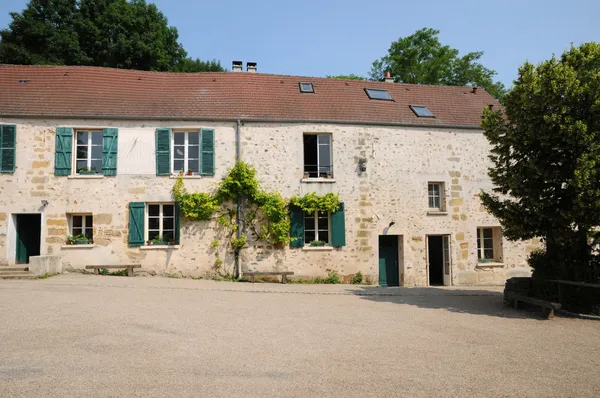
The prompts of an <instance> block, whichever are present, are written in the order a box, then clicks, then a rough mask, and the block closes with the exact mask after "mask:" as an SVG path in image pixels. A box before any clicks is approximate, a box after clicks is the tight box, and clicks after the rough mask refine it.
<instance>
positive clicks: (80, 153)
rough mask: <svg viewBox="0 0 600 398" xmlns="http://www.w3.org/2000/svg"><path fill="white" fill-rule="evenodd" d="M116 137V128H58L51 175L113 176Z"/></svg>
mask: <svg viewBox="0 0 600 398" xmlns="http://www.w3.org/2000/svg"><path fill="white" fill-rule="evenodd" d="M118 138H119V129H116V128H105V129H102V130H74V129H73V128H71V127H58V128H57V129H56V145H55V155H54V156H55V157H54V175H57V176H68V175H71V174H80V175H82V174H101V175H105V176H114V175H117V158H118V149H119V141H118ZM73 151H74V152H75V154H74V155H73ZM73 162H75V163H74V164H73ZM73 166H74V167H73Z"/></svg>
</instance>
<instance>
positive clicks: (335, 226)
mask: <svg viewBox="0 0 600 398" xmlns="http://www.w3.org/2000/svg"><path fill="white" fill-rule="evenodd" d="M331 246H333V247H341V246H346V220H345V215H344V203H340V207H339V208H338V210H337V211H336V212H335V213H331Z"/></svg>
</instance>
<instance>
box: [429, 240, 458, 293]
mask: <svg viewBox="0 0 600 398" xmlns="http://www.w3.org/2000/svg"><path fill="white" fill-rule="evenodd" d="M430 236H441V237H442V277H443V280H444V286H452V285H453V282H452V239H451V238H450V237H451V236H452V235H451V234H427V235H425V267H426V272H425V278H426V280H427V287H430V286H431V285H430V284H429V274H430V271H429V237H430ZM444 241H447V242H448V251H447V253H446V250H445V248H444ZM446 257H447V258H446ZM446 261H448V274H446V269H445V267H446Z"/></svg>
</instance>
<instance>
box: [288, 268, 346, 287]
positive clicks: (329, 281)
mask: <svg viewBox="0 0 600 398" xmlns="http://www.w3.org/2000/svg"><path fill="white" fill-rule="evenodd" d="M341 282H342V281H341V279H340V275H339V274H338V273H337V272H335V271H329V273H328V274H327V276H326V277H322V276H317V277H314V278H309V279H302V278H289V279H288V283H297V284H312V285H337V284H338V283H341Z"/></svg>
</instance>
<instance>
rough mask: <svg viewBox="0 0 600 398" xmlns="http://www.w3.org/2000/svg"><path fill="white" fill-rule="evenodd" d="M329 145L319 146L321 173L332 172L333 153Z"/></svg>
mask: <svg viewBox="0 0 600 398" xmlns="http://www.w3.org/2000/svg"><path fill="white" fill-rule="evenodd" d="M330 148H331V147H330V146H329V145H319V166H320V167H321V168H322V170H321V171H330V170H331V153H330Z"/></svg>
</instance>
